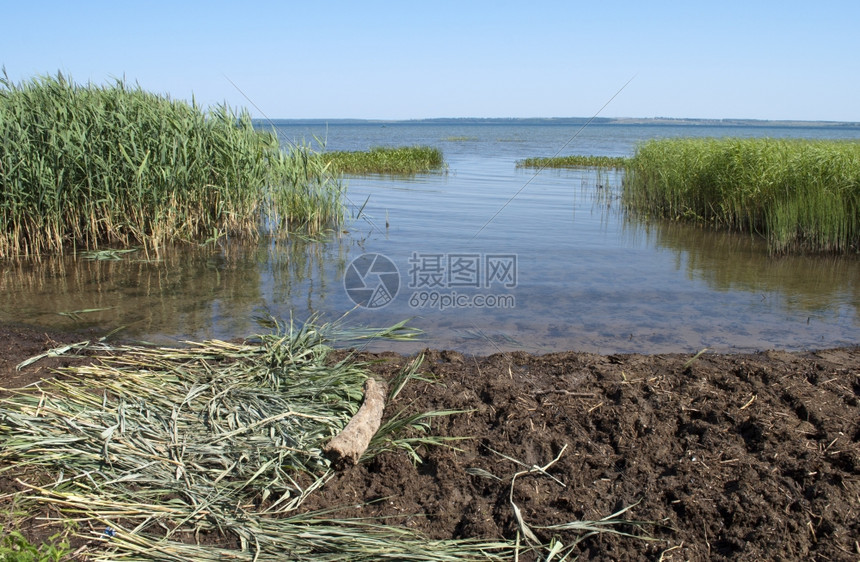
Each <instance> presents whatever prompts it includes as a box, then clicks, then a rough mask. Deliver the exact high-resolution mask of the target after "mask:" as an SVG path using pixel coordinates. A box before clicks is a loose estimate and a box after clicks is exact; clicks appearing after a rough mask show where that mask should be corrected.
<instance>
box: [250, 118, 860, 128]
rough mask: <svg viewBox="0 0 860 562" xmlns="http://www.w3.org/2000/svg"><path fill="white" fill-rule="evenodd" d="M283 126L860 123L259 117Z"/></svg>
mask: <svg viewBox="0 0 860 562" xmlns="http://www.w3.org/2000/svg"><path fill="white" fill-rule="evenodd" d="M254 121H255V122H260V123H274V124H280V125H326V124H328V125H417V124H428V125H506V124H507V125H585V124H586V123H591V124H593V125H657V126H664V125H672V126H692V127H701V126H708V127H812V128H821V127H827V128H860V122H848V121H791V120H773V121H770V120H766V119H688V118H672V117H595V118H589V117H438V118H432V119H271V120H268V119H255V120H254Z"/></svg>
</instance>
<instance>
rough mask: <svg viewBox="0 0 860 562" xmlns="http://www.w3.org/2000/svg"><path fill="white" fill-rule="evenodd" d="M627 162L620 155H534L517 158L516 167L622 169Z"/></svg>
mask: <svg viewBox="0 0 860 562" xmlns="http://www.w3.org/2000/svg"><path fill="white" fill-rule="evenodd" d="M626 164H627V158H622V157H620V156H587V155H582V154H571V155H569V156H553V157H542V158H539V157H534V158H525V159H523V160H517V168H538V169H543V168H603V169H607V170H612V169H622V168H624V167H625V166H626Z"/></svg>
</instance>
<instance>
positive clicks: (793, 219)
mask: <svg viewBox="0 0 860 562" xmlns="http://www.w3.org/2000/svg"><path fill="white" fill-rule="evenodd" d="M623 194H624V200H625V202H626V204H627V205H628V207H629V208H631V209H633V210H635V211H637V212H640V213H643V214H645V215H648V216H654V217H659V218H668V219H673V220H691V221H696V222H702V223H709V224H713V225H715V226H718V227H723V228H729V229H733V230H738V231H742V232H751V233H756V234H760V235H762V236H764V237H766V238H767V240H768V243H769V246H770V249H771V251H772V252H774V253H786V252H804V251H810V252H828V253H856V252H857V251H858V250H860V143H858V142H846V141H832V140H800V139H768V138H764V139H740V138H725V139H665V140H652V141H649V142H646V143H644V144H642V145H640V146H639V147H638V148H637V150H636V154H635V155H634V157H633V158H632V159H631V160H630V162H629V164H628V166H627V168H626V174H625V179H624V189H623Z"/></svg>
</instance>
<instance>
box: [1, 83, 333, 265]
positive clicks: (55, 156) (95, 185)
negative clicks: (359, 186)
mask: <svg viewBox="0 0 860 562" xmlns="http://www.w3.org/2000/svg"><path fill="white" fill-rule="evenodd" d="M0 190H2V192H3V198H2V200H0V258H3V257H9V256H21V255H23V256H32V255H40V254H43V253H62V252H63V251H64V250H67V249H69V248H73V249H88V250H95V249H99V248H101V247H104V246H133V245H140V246H144V247H146V248H155V249H157V248H159V247H160V246H163V245H165V244H168V243H171V242H176V241H198V240H201V239H206V238H209V237H212V236H213V235H228V236H256V235H258V234H259V233H260V232H261V231H262V230H264V229H266V228H271V229H296V230H310V231H319V230H321V229H323V228H325V227H327V226H328V225H330V224H333V223H337V222H339V220H340V219H341V217H342V212H343V211H342V205H341V196H342V186H341V184H340V182H339V181H338V180H337V179H336V178H334V177H333V176H332V175H331V174H330V173H329V172H328V170H327V169H326V167H325V166H324V165H323V164H322V163H321V162H320V160H319V159H318V158H315V157H314V154H313V153H312V152H311V151H310V149H309V148H308V147H307V146H294V147H292V148H291V149H289V150H287V151H283V150H281V148H280V146H279V143H278V140H277V138H276V137H275V136H274V135H273V134H270V133H267V132H262V131H259V130H255V129H254V127H253V125H252V123H251V118H250V116H249V114H248V113H247V112H246V111H244V110H240V111H234V110H233V109H231V108H229V107H228V106H219V107H216V108H214V109H211V110H209V111H204V110H201V109H200V108H199V107H198V106H197V105H196V104H195V103H191V104H189V103H186V102H183V101H176V100H171V99H169V98H167V97H164V96H158V95H155V94H152V93H148V92H145V91H143V90H142V89H141V88H140V87H139V86H134V87H132V86H130V85H128V84H127V83H125V82H124V81H121V80H117V81H116V82H115V83H114V84H112V85H108V86H97V85H93V84H89V85H87V86H81V85H77V84H75V83H73V82H72V81H71V80H69V79H67V78H66V77H64V76H63V75H61V74H58V75H57V77H43V78H37V79H33V80H31V81H29V82H24V83H21V84H15V83H13V82H11V81H10V80H9V78H8V76H7V75H5V73H4V74H3V76H2V77H0Z"/></svg>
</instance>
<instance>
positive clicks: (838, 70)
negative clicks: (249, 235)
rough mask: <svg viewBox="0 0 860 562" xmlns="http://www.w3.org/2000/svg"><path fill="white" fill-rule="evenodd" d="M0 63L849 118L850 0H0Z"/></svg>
mask: <svg viewBox="0 0 860 562" xmlns="http://www.w3.org/2000/svg"><path fill="white" fill-rule="evenodd" d="M0 18H2V19H1V20H0V21H2V33H0V66H3V67H4V68H5V71H6V74H7V75H8V77H9V79H10V80H11V81H13V82H15V83H20V82H22V81H27V80H30V79H32V78H34V77H37V76H44V75H56V73H57V72H62V73H63V74H64V75H66V76H70V77H71V78H72V79H73V80H74V81H75V82H78V83H87V82H92V83H96V84H100V85H103V84H108V83H111V82H112V81H113V80H115V79H117V78H123V77H124V78H125V79H126V80H127V81H129V82H132V83H135V82H136V83H138V84H139V85H140V86H141V87H142V88H143V89H145V90H148V91H152V92H156V93H159V94H166V95H169V96H171V97H172V98H174V99H188V100H190V99H191V98H192V96H194V99H195V100H196V101H197V102H198V103H199V104H201V105H203V106H204V107H205V106H213V105H217V104H220V103H227V104H228V105H230V106H232V107H234V108H243V107H244V108H248V109H249V110H250V112H251V114H252V115H253V116H254V117H266V118H270V119H314V118H319V119H336V118H356V119H421V118H436V117H592V116H595V115H599V116H601V117H645V118H647V117H674V118H705V119H776V120H824V121H852V122H860V2H857V1H856V0H850V1H828V0H820V1H818V2H811V1H809V0H804V1H803V2H795V1H793V0H788V1H786V0H782V1H757V0H746V1H743V2H738V1H734V0H722V1H720V2H714V1H708V2H699V1H696V0H685V1H683V2H661V1H658V0H652V1H643V0H637V1H631V2H624V1H614V0H601V1H596V0H588V1H579V0H572V1H566V2H548V1H541V0H530V1H528V2H527V1H523V0H519V1H516V2H507V1H505V0H494V1H492V2H484V1H474V2H470V1H469V0H455V1H447V0H436V1H434V2H426V1H425V2H410V1H408V0H399V1H392V2H379V1H372V0H371V1H360V2H359V1H355V2H352V1H349V2H340V1H324V2H318V1H313V0H303V1H300V2H292V1H280V2H255V1H253V0H247V1H245V2H241V3H240V2H221V1H217V0H213V1H207V2H182V1H181V0H171V1H169V2H166V1H161V0H156V1H152V2H118V1H116V0H113V1H111V2H88V1H86V0H81V1H76V2H69V1H67V0H63V1H61V2H40V1H39V0H31V1H26V2H24V1H17V0H4V1H3V7H2V10H0Z"/></svg>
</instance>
